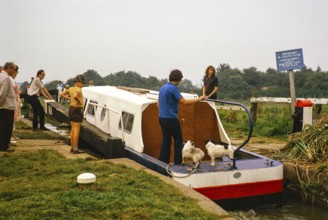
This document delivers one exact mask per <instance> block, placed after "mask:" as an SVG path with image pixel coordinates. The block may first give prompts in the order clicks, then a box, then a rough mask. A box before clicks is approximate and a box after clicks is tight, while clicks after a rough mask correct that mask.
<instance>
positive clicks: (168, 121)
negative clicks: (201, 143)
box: [159, 117, 183, 164]
mask: <svg viewBox="0 0 328 220" xmlns="http://www.w3.org/2000/svg"><path fill="white" fill-rule="evenodd" d="M159 124H160V126H161V128H162V138H163V139H162V145H161V153H160V155H159V160H160V161H163V162H165V163H167V164H168V163H169V162H170V154H171V142H172V137H173V139H174V164H181V163H182V148H183V139H182V131H181V126H180V122H179V120H178V119H177V118H161V117H160V118H159Z"/></svg>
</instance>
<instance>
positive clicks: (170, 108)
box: [157, 69, 204, 164]
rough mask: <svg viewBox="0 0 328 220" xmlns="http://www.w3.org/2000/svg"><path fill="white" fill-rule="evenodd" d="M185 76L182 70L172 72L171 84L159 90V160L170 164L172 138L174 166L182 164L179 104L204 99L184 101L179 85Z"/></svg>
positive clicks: (202, 97)
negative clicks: (160, 130) (160, 142)
mask: <svg viewBox="0 0 328 220" xmlns="http://www.w3.org/2000/svg"><path fill="white" fill-rule="evenodd" d="M182 78H183V75H182V72H181V71H180V70H177V69H176V70H172V71H171V73H170V76H169V82H168V83H167V84H166V85H164V86H163V87H162V88H161V89H160V90H159V95H158V100H157V106H158V108H159V124H160V126H161V128H162V145H161V152H160V156H159V160H161V161H163V162H165V163H169V162H170V154H171V138H172V137H173V139H174V164H181V163H182V148H183V138H182V131H181V126H180V122H179V120H178V110H179V103H181V104H183V105H191V104H194V103H196V102H200V101H201V100H203V99H204V96H201V97H199V98H197V99H188V100H186V99H184V98H183V96H182V95H181V93H180V91H179V89H178V87H177V86H178V85H179V83H180V81H181V80H182Z"/></svg>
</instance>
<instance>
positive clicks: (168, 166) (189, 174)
mask: <svg viewBox="0 0 328 220" xmlns="http://www.w3.org/2000/svg"><path fill="white" fill-rule="evenodd" d="M170 166H171V165H170V164H168V165H167V166H166V172H167V173H168V174H169V175H170V176H172V177H176V178H186V177H188V176H191V175H192V174H193V173H194V172H195V171H196V169H197V168H195V167H194V168H192V171H191V172H190V173H188V174H187V175H185V176H175V175H174V174H172V172H171V170H169V168H170Z"/></svg>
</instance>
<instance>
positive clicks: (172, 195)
mask: <svg viewBox="0 0 328 220" xmlns="http://www.w3.org/2000/svg"><path fill="white" fill-rule="evenodd" d="M83 172H91V173H94V174H95V175H96V176H97V181H96V183H95V184H93V185H88V186H81V185H79V184H78V183H77V182H76V177H77V176H78V175H79V174H80V173H83ZM0 219H218V216H217V215H214V214H212V213H208V212H206V211H204V210H203V209H201V208H200V207H199V206H198V205H197V204H196V201H195V200H193V199H191V198H188V197H186V196H184V195H182V194H181V193H180V192H179V190H178V189H176V188H173V187H172V186H171V185H168V184H166V183H164V182H162V181H161V180H160V179H158V178H157V177H154V176H152V175H149V174H147V173H146V172H144V171H140V170H134V169H131V168H128V167H126V166H122V165H115V164H112V163H111V162H110V161H102V162H99V161H93V160H91V161H90V160H89V161H87V160H84V159H78V160H68V159H66V158H64V157H62V156H61V155H59V154H58V153H57V152H55V151H49V150H43V151H38V152H33V153H27V154H20V155H15V154H3V155H2V156H1V158H0Z"/></svg>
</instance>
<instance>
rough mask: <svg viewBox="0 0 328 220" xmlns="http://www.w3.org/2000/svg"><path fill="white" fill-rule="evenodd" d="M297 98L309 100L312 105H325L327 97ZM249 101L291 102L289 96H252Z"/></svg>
mask: <svg viewBox="0 0 328 220" xmlns="http://www.w3.org/2000/svg"><path fill="white" fill-rule="evenodd" d="M297 100H311V102H312V104H314V105H327V104H328V99H327V98H297V99H296V101H297ZM250 102H251V103H268V102H269V103H270V102H272V103H291V98H283V97H253V98H251V99H250Z"/></svg>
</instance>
